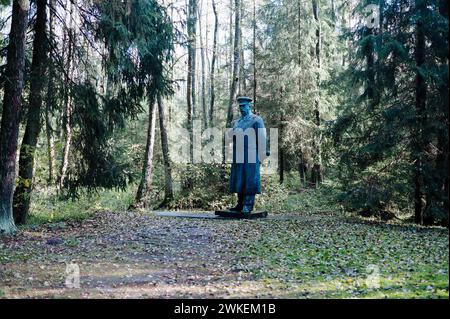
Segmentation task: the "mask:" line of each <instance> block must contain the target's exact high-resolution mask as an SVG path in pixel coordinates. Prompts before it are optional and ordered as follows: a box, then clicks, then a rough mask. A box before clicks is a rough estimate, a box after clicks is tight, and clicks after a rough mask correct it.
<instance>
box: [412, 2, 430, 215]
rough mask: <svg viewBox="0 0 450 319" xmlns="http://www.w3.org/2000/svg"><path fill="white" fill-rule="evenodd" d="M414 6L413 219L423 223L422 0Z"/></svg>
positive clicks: (424, 85) (424, 87)
mask: <svg viewBox="0 0 450 319" xmlns="http://www.w3.org/2000/svg"><path fill="white" fill-rule="evenodd" d="M416 8H417V10H418V12H417V13H418V15H419V17H418V20H417V25H416V43H415V54H414V55H415V62H416V67H417V69H418V70H417V71H416V78H415V92H416V101H415V109H416V122H415V132H414V133H413V136H414V141H413V150H412V154H413V157H414V175H413V181H414V220H415V222H416V223H417V224H423V210H424V201H425V198H424V194H423V189H422V187H423V175H422V169H423V148H424V145H423V126H424V120H425V118H424V117H425V103H426V94H427V89H426V83H425V78H424V77H423V75H422V74H421V72H420V68H421V67H422V66H423V64H424V63H425V34H424V30H423V28H424V26H423V23H424V22H423V17H422V12H423V4H422V1H416Z"/></svg>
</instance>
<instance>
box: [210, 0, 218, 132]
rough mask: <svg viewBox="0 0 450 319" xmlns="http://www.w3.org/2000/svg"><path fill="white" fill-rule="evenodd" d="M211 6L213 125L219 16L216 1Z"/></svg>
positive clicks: (211, 114)
mask: <svg viewBox="0 0 450 319" xmlns="http://www.w3.org/2000/svg"><path fill="white" fill-rule="evenodd" d="M212 8H213V12H214V40H213V49H212V60H211V74H210V105H209V123H210V125H211V126H213V121H214V102H215V101H214V100H215V98H216V95H215V94H216V92H215V87H214V80H215V70H216V69H215V68H216V58H217V57H216V55H217V38H218V36H219V34H218V33H219V16H218V14H217V7H216V1H215V0H212Z"/></svg>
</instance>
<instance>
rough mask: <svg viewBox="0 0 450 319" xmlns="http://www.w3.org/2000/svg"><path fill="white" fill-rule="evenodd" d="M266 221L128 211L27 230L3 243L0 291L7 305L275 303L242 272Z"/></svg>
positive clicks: (257, 284)
mask: <svg viewBox="0 0 450 319" xmlns="http://www.w3.org/2000/svg"><path fill="white" fill-rule="evenodd" d="M260 222H264V221H242V220H230V221H228V220H226V221H224V220H221V221H218V220H202V219H195V220H193V219H184V218H171V217H158V216H154V215H153V214H143V213H136V212H126V213H98V214H96V215H95V216H94V217H93V218H91V219H87V220H84V221H83V222H81V223H60V224H56V225H52V226H51V227H49V226H47V227H36V228H35V229H26V230H24V231H22V232H20V234H19V235H17V236H15V237H13V238H8V239H3V243H2V244H0V245H2V250H3V262H2V265H1V266H0V283H1V284H0V291H1V293H2V294H3V296H2V297H8V298H11V297H12V298H14V297H39V298H41V297H44V298H54V297H89V298H102V297H105V298H141V297H159V298H171V297H197V298H198V297H209V298H215V297H217V298H219V297H265V296H271V295H272V294H273V292H271V291H263V290H264V289H263V285H262V284H261V283H260V282H258V281H255V280H253V278H252V276H251V275H250V274H248V273H246V272H243V271H241V270H242V269H240V268H239V266H238V265H239V264H240V263H241V262H242V259H241V258H240V252H241V251H242V249H244V248H245V246H244V245H245V241H246V240H250V239H251V236H252V229H253V228H254V227H252V226H253V225H255V224H257V223H260ZM253 236H256V234H253ZM237 238H239V240H238V239H237ZM8 251H9V254H6V253H7V252H8ZM73 264H75V265H76V266H73ZM67 265H72V266H69V268H67V267H68V266H67ZM76 267H79V270H80V289H76V288H75V289H69V288H67V287H66V284H65V281H66V278H67V274H66V271H67V272H68V273H69V275H70V274H73V273H74V272H76V269H77V268H76ZM70 282H71V283H72V282H73V281H70Z"/></svg>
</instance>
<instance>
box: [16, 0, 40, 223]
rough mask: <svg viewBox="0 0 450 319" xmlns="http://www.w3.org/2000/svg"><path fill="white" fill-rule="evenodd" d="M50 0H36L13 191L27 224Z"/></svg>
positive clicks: (18, 217) (20, 215) (19, 215)
mask: <svg viewBox="0 0 450 319" xmlns="http://www.w3.org/2000/svg"><path fill="white" fill-rule="evenodd" d="M46 23H47V0H37V11H36V24H35V33H34V41H33V60H32V64H31V77H30V104H29V107H28V114H27V125H26V127H25V134H24V136H23V140H22V145H21V147H20V156H19V181H18V185H17V187H16V191H15V193H14V221H15V222H16V224H25V223H26V220H27V215H28V211H29V208H30V200H31V198H30V197H31V192H32V189H33V172H34V154H35V151H36V145H37V142H38V138H39V133H40V130H41V108H42V95H43V81H42V79H43V78H44V76H45V69H46V59H47V53H46V43H45V41H46V34H45V28H46Z"/></svg>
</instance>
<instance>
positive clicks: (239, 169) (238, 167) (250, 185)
mask: <svg viewBox="0 0 450 319" xmlns="http://www.w3.org/2000/svg"><path fill="white" fill-rule="evenodd" d="M239 129H242V131H243V132H246V130H247V129H253V130H254V133H255V135H253V136H254V137H256V138H252V137H251V135H248V136H247V135H244V139H243V140H244V143H243V144H244V148H243V161H242V160H241V161H240V163H239V155H238V154H237V147H239V146H240V145H239V143H237V142H236V141H237V139H236V135H234V136H233V162H232V164H231V176H230V192H231V193H241V194H249V195H250V194H260V193H261V176H260V163H261V160H263V159H264V157H265V154H266V130H265V127H264V122H263V120H262V118H261V117H259V116H257V115H255V114H250V115H248V116H246V117H241V118H240V119H238V120H237V121H236V122H235V123H234V125H233V130H232V132H230V133H232V134H236V133H237V131H239ZM258 129H261V130H258ZM258 132H259V133H258ZM258 137H259V138H258ZM241 145H242V143H241ZM241 154H242V153H241ZM255 155H256V156H255ZM240 158H242V155H241V157H240ZM249 159H250V160H249Z"/></svg>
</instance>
